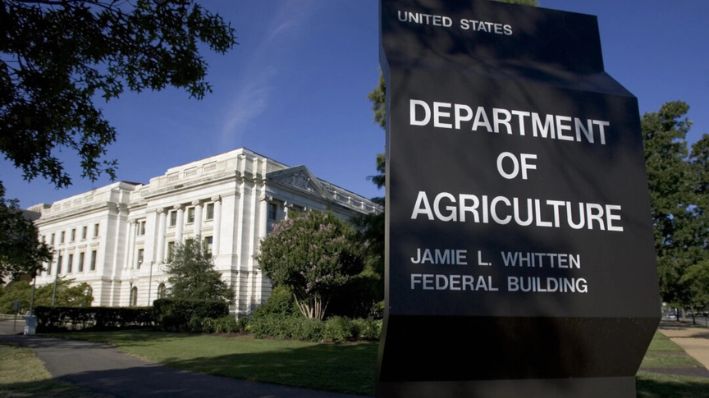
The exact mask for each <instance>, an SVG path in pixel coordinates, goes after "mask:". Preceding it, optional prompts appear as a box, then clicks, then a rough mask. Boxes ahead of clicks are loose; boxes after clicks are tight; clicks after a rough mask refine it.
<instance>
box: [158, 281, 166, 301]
mask: <svg viewBox="0 0 709 398" xmlns="http://www.w3.org/2000/svg"><path fill="white" fill-rule="evenodd" d="M166 296H167V288H165V284H164V283H161V284H159V285H158V298H159V299H164V298H165V297H166Z"/></svg>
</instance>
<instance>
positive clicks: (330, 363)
mask: <svg viewBox="0 0 709 398" xmlns="http://www.w3.org/2000/svg"><path fill="white" fill-rule="evenodd" d="M61 337H65V338H73V339H81V340H89V341H95V342H102V343H108V344H112V345H114V346H117V347H118V348H119V349H120V350H121V351H124V352H126V353H129V354H132V355H135V356H138V357H141V358H144V359H146V360H149V361H153V362H160V363H163V364H166V365H168V366H172V367H175V368H179V369H186V370H191V371H196V372H203V373H209V374H215V375H221V376H227V377H233V378H238V379H246V380H253V381H261V382H269V383H277V384H285V385H291V386H299V387H305V388H312V389H317V390H330V391H338V392H347V393H356V394H369V395H371V394H372V393H373V391H374V376H375V368H376V366H375V364H376V358H377V344H375V343H361V344H317V343H306V342H298V341H282V340H258V339H254V338H253V337H250V336H214V335H187V334H171V333H160V332H150V331H123V332H95V333H91V332H83V333H72V334H68V335H61ZM697 368H700V369H701V365H700V364H699V363H698V362H697V361H695V360H694V359H693V358H691V357H690V356H688V355H687V354H686V353H685V352H684V351H683V350H682V349H681V348H680V347H679V346H677V345H676V344H675V343H673V342H672V341H671V340H670V339H668V338H667V337H665V336H664V335H662V334H660V333H657V334H656V335H655V337H654V339H653V340H652V343H651V345H650V349H649V350H648V353H647V355H646V356H645V359H644V360H643V363H642V366H641V371H640V373H639V374H638V382H637V389H638V397H641V398H660V397H662V398H667V397H673V398H689V397H692V398H709V378H703V377H691V376H686V375H681V373H682V372H683V371H686V370H688V369H689V370H692V369H695V370H696V369H697ZM666 372H669V373H671V374H664V373H666ZM672 373H679V374H672Z"/></svg>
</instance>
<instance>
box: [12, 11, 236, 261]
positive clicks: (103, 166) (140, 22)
mask: <svg viewBox="0 0 709 398" xmlns="http://www.w3.org/2000/svg"><path fill="white" fill-rule="evenodd" d="M202 43H203V44H204V45H206V47H209V48H210V49H211V50H213V51H216V52H218V53H224V52H226V51H228V50H229V49H230V48H232V47H233V46H234V45H235V43H236V39H235V35H234V30H233V29H232V27H231V26H230V25H229V24H228V23H227V22H225V21H224V20H223V19H222V18H221V17H220V16H219V15H218V14H215V13H212V12H209V11H208V10H206V9H204V8H203V7H202V6H200V5H199V4H198V3H197V2H196V1H193V0H171V1H155V0H137V1H135V2H123V1H115V0H72V1H61V0H0V152H1V153H2V154H3V155H4V156H5V157H6V158H7V159H8V160H10V161H11V162H12V163H13V164H14V165H15V167H17V168H20V169H21V170H22V172H23V176H24V178H25V179H26V180H28V181H30V180H32V179H34V178H36V177H44V178H46V179H48V180H49V181H51V182H52V183H53V184H54V185H55V186H57V187H66V186H68V185H70V184H71V177H70V176H69V174H68V172H67V171H66V170H65V168H64V165H63V164H62V162H61V160H60V159H59V158H57V156H56V155H57V154H58V153H59V152H61V151H66V150H68V151H70V152H73V153H75V154H76V157H77V158H78V159H79V160H80V164H81V169H82V176H83V177H87V178H89V179H92V180H94V179H96V178H98V176H99V175H101V174H102V173H106V174H107V175H109V176H110V177H112V178H115V172H116V166H117V163H116V161H115V160H108V159H105V155H106V153H107V147H108V145H110V144H111V143H113V142H114V141H115V139H116V130H115V129H114V128H113V127H112V126H111V124H110V123H109V122H108V121H107V120H106V119H105V118H104V116H103V114H102V112H101V109H100V108H99V106H97V102H99V101H101V100H104V101H108V100H110V99H114V98H117V97H118V96H120V94H121V93H123V92H124V91H125V90H126V89H128V90H132V91H136V92H140V91H142V90H146V89H147V90H161V89H163V88H165V87H167V86H173V87H177V88H183V89H185V90H186V91H187V93H188V94H189V95H190V96H191V97H194V98H202V97H203V96H204V95H205V94H206V93H207V92H209V91H210V86H209V84H208V83H207V82H206V81H205V76H206V72H207V63H206V62H205V60H204V58H203V57H202V55H201V54H200V50H201V47H200V45H201V44H202ZM1 184H2V182H1V181H0V186H1ZM5 207H6V208H9V207H11V206H5ZM0 217H4V219H3V220H0V224H1V225H2V227H4V226H5V225H7V224H13V225H18V226H19V229H20V230H22V231H27V230H29V229H30V228H31V227H30V222H29V221H26V222H25V223H24V224H25V225H20V224H22V223H21V222H19V219H17V218H16V217H14V212H13V211H2V213H1V214H0ZM3 230H6V229H5V228H3ZM3 242H5V241H3ZM6 242H15V241H6ZM24 245H25V248H27V249H29V246H32V247H37V248H41V245H40V244H39V242H37V239H36V238H34V239H33V240H32V242H31V243H30V242H26V243H24ZM7 247H12V245H11V244H8V245H3V246H2V247H0V250H5V249H6V248H7ZM27 253H30V257H31V258H42V257H43V256H44V255H45V254H46V253H45V252H43V251H42V250H35V251H31V250H30V251H27ZM0 257H1V258H2V261H3V262H4V264H3V265H2V266H3V267H7V263H6V262H7V261H8V260H12V261H13V263H12V264H13V265H12V267H13V269H15V270H23V272H28V273H29V272H32V271H33V269H35V268H36V262H34V261H23V262H17V261H15V260H16V259H17V258H18V257H17V256H15V255H14V254H13V253H12V252H0Z"/></svg>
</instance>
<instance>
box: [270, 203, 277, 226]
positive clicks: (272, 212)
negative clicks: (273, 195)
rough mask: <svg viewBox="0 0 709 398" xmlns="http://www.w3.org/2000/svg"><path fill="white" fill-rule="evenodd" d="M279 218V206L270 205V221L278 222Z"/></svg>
mask: <svg viewBox="0 0 709 398" xmlns="http://www.w3.org/2000/svg"><path fill="white" fill-rule="evenodd" d="M277 217H278V205H277V204H275V203H273V202H271V203H269V204H268V221H276V218H277Z"/></svg>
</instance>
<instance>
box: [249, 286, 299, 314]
mask: <svg viewBox="0 0 709 398" xmlns="http://www.w3.org/2000/svg"><path fill="white" fill-rule="evenodd" d="M299 313H300V312H299V311H298V309H297V307H296V305H295V300H294V299H293V292H292V291H291V290H290V289H289V288H288V287H287V286H276V287H274V288H273V291H271V296H270V297H269V298H268V300H266V302H265V303H263V304H262V305H260V306H259V307H258V308H256V310H254V313H253V314H252V317H254V318H258V317H261V316H265V315H282V316H289V315H295V314H299Z"/></svg>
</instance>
